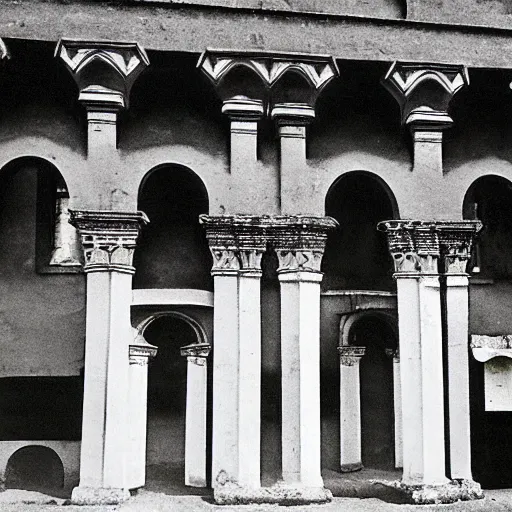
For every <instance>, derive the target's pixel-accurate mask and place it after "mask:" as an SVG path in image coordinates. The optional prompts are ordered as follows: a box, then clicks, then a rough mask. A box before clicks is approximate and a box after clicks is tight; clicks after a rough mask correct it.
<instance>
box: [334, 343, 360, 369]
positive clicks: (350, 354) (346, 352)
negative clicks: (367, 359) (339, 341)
mask: <svg viewBox="0 0 512 512" xmlns="http://www.w3.org/2000/svg"><path fill="white" fill-rule="evenodd" d="M365 352H366V347H353V346H351V345H344V346H341V347H338V354H339V355H340V364H341V365H342V366H356V365H358V364H359V362H360V361H361V358H362V357H363V356H364V354H365Z"/></svg>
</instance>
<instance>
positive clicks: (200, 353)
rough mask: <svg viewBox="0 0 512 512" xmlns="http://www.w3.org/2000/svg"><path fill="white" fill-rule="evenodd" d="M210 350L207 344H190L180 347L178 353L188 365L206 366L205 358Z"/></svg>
mask: <svg viewBox="0 0 512 512" xmlns="http://www.w3.org/2000/svg"><path fill="white" fill-rule="evenodd" d="M211 348H212V347H211V345H210V344H209V343H192V344H190V345H185V346H184V347H181V349H180V353H181V355H182V356H184V357H186V358H187V361H188V362H189V363H193V364H195V365H197V366H206V358H207V357H208V356H209V355H210V351H211Z"/></svg>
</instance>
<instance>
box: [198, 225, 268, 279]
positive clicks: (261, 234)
mask: <svg viewBox="0 0 512 512" xmlns="http://www.w3.org/2000/svg"><path fill="white" fill-rule="evenodd" d="M199 222H200V223H201V224H202V225H203V226H204V228H205V229H206V238H207V240H208V245H209V246H210V251H211V253H212V257H213V268H212V274H213V275H220V274H230V273H231V274H233V273H235V274H238V273H239V272H240V271H242V272H244V271H248V272H255V273H260V272H261V258H262V256H263V253H264V252H265V249H266V247H267V236H266V226H265V224H264V222H262V217H258V216H252V215H218V216H213V215H200V216H199Z"/></svg>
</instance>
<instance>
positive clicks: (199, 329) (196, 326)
mask: <svg viewBox="0 0 512 512" xmlns="http://www.w3.org/2000/svg"><path fill="white" fill-rule="evenodd" d="M166 316H168V317H173V318H177V319H179V320H183V321H184V322H186V323H187V324H188V325H189V326H190V327H192V329H193V330H194V332H195V333H196V335H197V343H198V344H202V343H209V341H208V336H207V335H206V331H205V329H204V327H203V326H202V325H201V324H200V323H199V322H198V321H197V320H195V319H194V318H192V317H190V316H188V315H186V314H185V313H181V312H179V311H159V312H158V313H153V314H151V315H150V316H148V317H147V318H146V319H144V320H142V321H141V322H139V324H138V325H137V326H136V329H137V332H138V333H139V334H141V335H142V336H144V331H145V330H146V329H147V328H148V327H149V325H151V324H152V323H153V322H154V321H155V320H157V319H158V318H162V317H166Z"/></svg>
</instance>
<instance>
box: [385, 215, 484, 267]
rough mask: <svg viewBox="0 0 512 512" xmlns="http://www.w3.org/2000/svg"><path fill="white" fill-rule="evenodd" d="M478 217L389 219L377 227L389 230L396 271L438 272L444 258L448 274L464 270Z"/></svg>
mask: <svg viewBox="0 0 512 512" xmlns="http://www.w3.org/2000/svg"><path fill="white" fill-rule="evenodd" d="M481 227H482V224H481V223H480V222H479V221H453V222H451V221H419V220H390V221H383V222H380V223H379V224H378V226H377V229H379V230H380V231H383V232H385V233H387V235H388V247H389V252H390V253H391V256H392V257H393V262H394V265H395V272H397V273H403V274H407V273H420V272H421V273H426V274H437V273H438V261H439V259H440V258H442V260H443V263H444V271H445V272H446V273H447V274H460V273H465V270H466V266H467V263H468V261H469V258H470V254H471V246H472V241H473V238H474V236H475V234H476V233H478V231H479V230H480V229H481Z"/></svg>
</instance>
